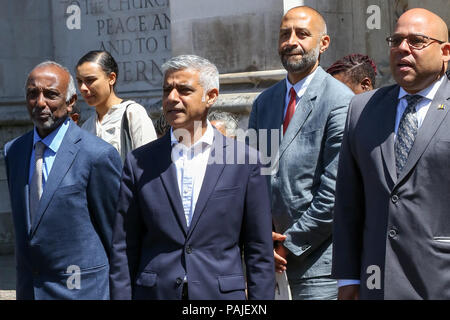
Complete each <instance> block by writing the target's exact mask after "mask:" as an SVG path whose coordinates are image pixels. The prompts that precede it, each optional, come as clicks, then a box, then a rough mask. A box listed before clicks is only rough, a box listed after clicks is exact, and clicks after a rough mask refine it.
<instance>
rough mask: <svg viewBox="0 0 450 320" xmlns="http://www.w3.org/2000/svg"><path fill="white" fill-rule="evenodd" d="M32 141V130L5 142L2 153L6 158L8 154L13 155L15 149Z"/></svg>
mask: <svg viewBox="0 0 450 320" xmlns="http://www.w3.org/2000/svg"><path fill="white" fill-rule="evenodd" d="M32 139H33V130H31V131H28V132H27V133H25V134H23V135H21V136H19V137H16V138H14V139H12V140H10V141H8V142H6V143H5V146H4V152H3V153H4V156H5V157H6V156H7V155H8V154H13V153H15V151H16V150H17V148H21V147H22V146H23V144H24V143H26V142H28V141H32Z"/></svg>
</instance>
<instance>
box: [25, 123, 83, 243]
mask: <svg viewBox="0 0 450 320" xmlns="http://www.w3.org/2000/svg"><path fill="white" fill-rule="evenodd" d="M79 130H81V129H79V128H78V127H77V126H76V124H75V123H73V122H70V124H69V128H67V132H66V134H65V135H64V138H63V140H62V142H61V145H60V146H59V149H58V152H57V153H56V157H55V161H54V162H53V166H52V169H51V171H50V174H49V176H48V179H47V181H46V183H45V187H44V190H43V192H42V197H41V200H40V201H39V209H38V210H37V211H36V217H34V219H33V225H32V230H31V233H32V236H33V235H34V234H35V233H36V229H37V228H38V226H39V223H40V222H41V220H42V218H43V216H44V214H45V212H46V210H47V207H48V206H49V204H50V202H51V200H52V198H53V196H54V194H55V192H57V190H58V187H59V185H60V183H61V181H62V179H63V178H64V176H65V175H66V173H67V171H69V169H70V168H71V166H72V163H73V161H74V160H75V157H76V155H77V153H78V150H79V147H78V146H77V145H76V144H77V143H78V141H80V139H81V138H80V135H79Z"/></svg>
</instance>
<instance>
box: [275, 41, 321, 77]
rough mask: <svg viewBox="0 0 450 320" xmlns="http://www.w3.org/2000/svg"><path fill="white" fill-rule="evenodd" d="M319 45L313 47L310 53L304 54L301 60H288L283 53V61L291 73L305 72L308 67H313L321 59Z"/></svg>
mask: <svg viewBox="0 0 450 320" xmlns="http://www.w3.org/2000/svg"><path fill="white" fill-rule="evenodd" d="M319 54H320V52H319V47H317V48H314V49H311V50H310V51H309V52H308V53H306V54H305V55H303V57H302V58H301V60H299V61H292V62H291V61H288V59H286V58H285V56H284V55H281V63H282V64H283V67H284V68H285V69H286V70H287V72H290V73H303V72H305V71H307V70H308V69H311V68H312V67H313V66H314V65H315V63H316V61H317V59H319Z"/></svg>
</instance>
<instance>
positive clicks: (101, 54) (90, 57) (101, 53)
mask: <svg viewBox="0 0 450 320" xmlns="http://www.w3.org/2000/svg"><path fill="white" fill-rule="evenodd" d="M85 62H94V63H96V64H98V65H99V66H100V67H101V68H102V70H103V71H104V72H105V73H106V74H107V75H110V74H111V72H114V73H115V74H116V78H118V77H119V67H118V66H117V62H116V60H114V58H113V56H112V55H111V53H109V52H108V51H105V50H93V51H89V52H88V53H86V54H85V55H84V56H82V57H81V58H80V60H78V63H77V65H76V67H75V68H78V67H79V66H81V65H82V64H83V63H85ZM116 83H117V81H116V82H115V83H114V86H113V87H115V86H116Z"/></svg>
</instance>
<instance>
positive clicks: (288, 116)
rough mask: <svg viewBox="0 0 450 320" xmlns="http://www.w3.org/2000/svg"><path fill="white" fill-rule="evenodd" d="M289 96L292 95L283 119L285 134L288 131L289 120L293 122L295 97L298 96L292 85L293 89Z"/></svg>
mask: <svg viewBox="0 0 450 320" xmlns="http://www.w3.org/2000/svg"><path fill="white" fill-rule="evenodd" d="M289 96H290V99H289V104H288V107H287V110H286V115H285V116H284V121H283V135H284V133H285V132H286V129H287V127H288V126H289V122H291V119H292V116H293V115H294V112H295V98H296V97H297V93H296V92H295V89H294V87H291V90H290V91H289Z"/></svg>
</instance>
